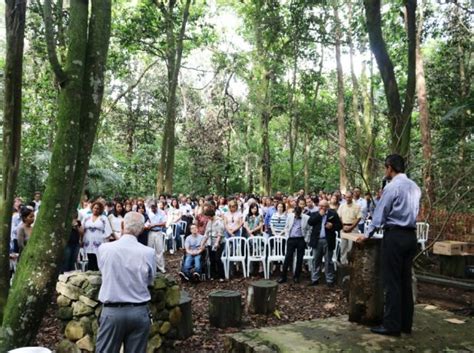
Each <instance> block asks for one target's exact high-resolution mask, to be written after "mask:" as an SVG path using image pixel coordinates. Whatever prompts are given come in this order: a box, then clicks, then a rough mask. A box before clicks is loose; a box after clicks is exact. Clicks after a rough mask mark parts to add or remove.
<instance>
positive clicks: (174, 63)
mask: <svg viewBox="0 0 474 353" xmlns="http://www.w3.org/2000/svg"><path fill="white" fill-rule="evenodd" d="M158 6H159V7H160V10H161V12H162V13H163V15H164V17H165V25H166V45H167V50H166V64H167V66H168V97H167V98H168V99H167V102H166V122H165V126H164V130H163V140H162V148H161V158H160V164H159V168H158V180H157V184H156V189H157V190H156V192H157V194H160V193H162V192H163V191H165V192H166V193H168V194H171V193H172V192H173V175H174V155H175V145H176V136H175V127H176V103H177V97H176V91H177V88H178V78H179V71H180V69H181V59H182V56H183V41H184V35H185V32H186V25H187V22H188V18H189V8H190V6H191V0H186V3H185V4H184V8H183V17H182V19H181V26H180V30H179V33H178V34H177V35H176V34H175V32H174V20H173V11H174V7H175V6H176V1H169V2H168V8H166V5H165V4H164V3H162V2H160V3H159V4H158Z"/></svg>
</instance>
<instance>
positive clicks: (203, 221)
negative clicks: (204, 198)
mask: <svg viewBox="0 0 474 353" xmlns="http://www.w3.org/2000/svg"><path fill="white" fill-rule="evenodd" d="M209 206H210V204H209V203H207V202H206V203H204V204H203V205H202V206H199V207H200V208H201V211H200V212H199V213H197V214H196V216H195V217H194V223H195V224H196V225H197V228H198V233H199V234H203V235H204V233H206V226H207V222H209V216H207V208H208V207H209Z"/></svg>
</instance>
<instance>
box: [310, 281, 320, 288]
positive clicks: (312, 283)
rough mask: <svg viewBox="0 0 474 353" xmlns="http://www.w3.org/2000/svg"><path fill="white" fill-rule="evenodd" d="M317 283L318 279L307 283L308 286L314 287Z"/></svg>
mask: <svg viewBox="0 0 474 353" xmlns="http://www.w3.org/2000/svg"><path fill="white" fill-rule="evenodd" d="M318 284H319V281H312V282H311V283H310V284H308V286H309V287H316V286H317V285H318Z"/></svg>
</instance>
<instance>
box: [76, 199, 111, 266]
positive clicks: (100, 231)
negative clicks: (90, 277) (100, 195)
mask: <svg viewBox="0 0 474 353" xmlns="http://www.w3.org/2000/svg"><path fill="white" fill-rule="evenodd" d="M103 212H104V205H103V204H102V203H101V202H98V201H96V202H94V203H93V204H92V214H91V215H90V216H88V217H86V218H85V220H84V222H83V223H82V229H81V232H82V233H83V234H84V237H83V246H84V251H85V253H86V254H87V269H88V270H89V271H98V270H99V267H98V266H97V249H99V246H101V245H102V244H103V243H105V242H106V241H107V239H108V238H109V237H110V236H111V235H112V234H113V232H112V228H111V227H110V222H109V220H108V219H107V217H105V216H104V215H102V213H103Z"/></svg>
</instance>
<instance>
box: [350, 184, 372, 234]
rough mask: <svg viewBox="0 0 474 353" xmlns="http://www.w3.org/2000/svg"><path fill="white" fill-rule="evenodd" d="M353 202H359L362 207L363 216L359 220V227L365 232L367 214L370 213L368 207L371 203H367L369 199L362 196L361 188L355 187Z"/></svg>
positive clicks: (361, 231) (360, 230)
mask: <svg viewBox="0 0 474 353" xmlns="http://www.w3.org/2000/svg"><path fill="white" fill-rule="evenodd" d="M353 202H355V203H356V204H358V205H359V207H360V212H361V218H360V220H359V224H358V225H357V227H358V228H359V232H360V233H364V227H365V220H366V219H367V216H368V214H369V207H368V206H369V205H368V204H367V200H366V199H365V198H363V197H361V191H360V188H354V200H353Z"/></svg>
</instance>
